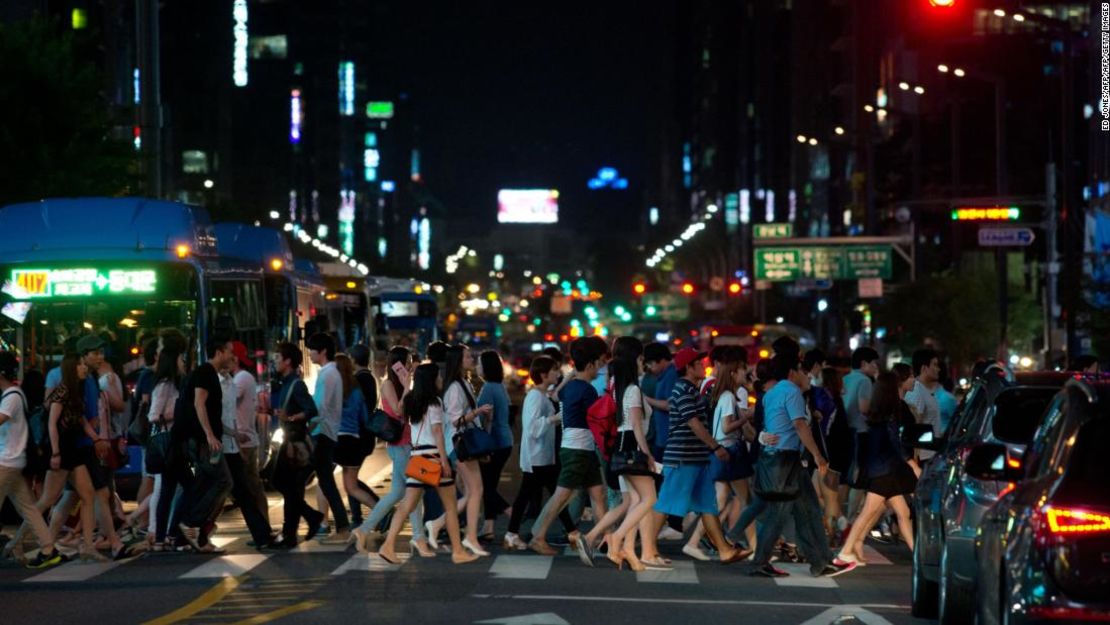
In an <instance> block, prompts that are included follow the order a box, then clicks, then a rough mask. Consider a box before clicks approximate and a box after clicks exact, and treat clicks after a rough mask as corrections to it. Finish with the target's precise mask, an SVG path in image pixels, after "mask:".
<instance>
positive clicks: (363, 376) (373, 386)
mask: <svg viewBox="0 0 1110 625" xmlns="http://www.w3.org/2000/svg"><path fill="white" fill-rule="evenodd" d="M355 381H356V382H358V387H359V388H360V389H362V399H363V401H365V402H366V410H367V411H368V412H369V413H370V414H373V413H374V410H375V409H376V408H377V407H378V383H377V382H376V381H375V380H374V374H373V373H371V372H370V370H369V369H361V370H359V371H356V372H355ZM387 384H388V382H387Z"/></svg>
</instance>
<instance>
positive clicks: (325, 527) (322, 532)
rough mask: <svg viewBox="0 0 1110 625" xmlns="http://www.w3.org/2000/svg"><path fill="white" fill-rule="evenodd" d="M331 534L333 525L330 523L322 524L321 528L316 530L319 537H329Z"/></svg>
mask: <svg viewBox="0 0 1110 625" xmlns="http://www.w3.org/2000/svg"><path fill="white" fill-rule="evenodd" d="M330 533H331V525H330V524H328V523H321V524H320V527H318V528H316V535H317V536H327V535H328V534H330Z"/></svg>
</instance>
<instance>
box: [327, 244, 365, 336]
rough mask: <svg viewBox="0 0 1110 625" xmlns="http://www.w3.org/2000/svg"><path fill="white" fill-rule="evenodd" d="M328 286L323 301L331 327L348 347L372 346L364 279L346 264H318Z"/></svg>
mask: <svg viewBox="0 0 1110 625" xmlns="http://www.w3.org/2000/svg"><path fill="white" fill-rule="evenodd" d="M318 266H319V268H320V273H321V274H322V275H323V277H324V284H325V286H326V287H327V295H326V296H325V300H326V301H327V303H328V310H329V316H330V317H334V321H333V325H332V327H333V328H335V330H336V332H337V333H338V334H339V336H340V338H341V340H342V341H343V343H344V344H345V345H347V346H348V347H349V346H351V345H358V344H359V343H365V344H367V345H372V344H373V341H372V339H371V336H372V332H373V327H372V324H371V315H370V288H369V285H368V284H367V282H366V278H365V277H364V276H363V275H362V274H361V273H359V272H358V271H356V270H355V269H353V268H351V267H350V266H349V265H348V264H346V263H335V262H332V263H318Z"/></svg>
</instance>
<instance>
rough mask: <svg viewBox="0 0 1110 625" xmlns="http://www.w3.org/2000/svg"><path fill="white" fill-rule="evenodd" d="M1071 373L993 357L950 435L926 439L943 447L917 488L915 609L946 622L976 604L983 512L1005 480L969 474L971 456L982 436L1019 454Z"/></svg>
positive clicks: (928, 445)
mask: <svg viewBox="0 0 1110 625" xmlns="http://www.w3.org/2000/svg"><path fill="white" fill-rule="evenodd" d="M1066 379H1067V376H1066V374H1062V373H1060V374H1057V373H1035V374H1018V376H1017V377H1011V376H1010V375H1009V374H1008V372H1006V371H1005V369H1003V368H1002V367H999V366H996V365H992V366H991V367H988V368H987V370H986V371H985V372H984V373H983V375H982V376H980V377H979V378H977V379H976V380H975V381H974V383H973V384H972V388H971V389H970V391H969V392H968V394H967V396H966V397H965V399H964V402H963V404H962V405H961V407H960V409H959V410H958V411H957V413H956V415H955V416H954V417H953V419H952V421H951V423H950V424H949V427H948V431H946V432H945V433H944V436H943V437H941V438H939V439H936V440H933V441H932V442H924V443H919V447H921V448H924V449H930V450H934V451H936V452H937V454H936V455H935V456H934V457H933V458H932V459H931V460H929V461H928V462H927V463H926V464H925V466H924V467H923V469H922V474H921V478H920V479H919V481H918V485H917V489H916V491H915V494H916V497H915V501H914V508H915V512H916V515H915V516H916V520H917V522H916V524H915V528H916V536H915V539H914V553H913V571H912V575H913V581H912V583H913V602H912V608H913V613H914V615H915V616H929V617H932V616H939V618H940V622H941V623H942V625H948V624H951V623H964V622H966V621H967V618H966V617H967V614H968V613H969V612H970V611H971V610H972V609H973V608H974V604H975V558H974V540H975V535H976V531H977V529H978V526H979V520H980V518H981V517H982V515H983V514H984V513H985V512H986V510H987V509H988V508H989V507H990V506H992V505H993V504H994V502H995V501H996V500H997V498H998V496H999V493H1000V492H1001V491H1002V489H1003V488H1005V487H1006V485H1005V483H999V482H997V481H993V480H979V479H976V478H974V477H972V476H970V475H968V474H967V472H966V471H965V470H964V462H965V460H966V459H967V455H968V453H970V451H971V449H972V448H974V446H975V445H977V444H980V443H983V442H991V443H1000V444H1003V445H1004V446H1006V447H1008V448H1009V449H1010V450H1011V452H1013V453H1014V454H1015V455H1020V454H1021V453H1022V452H1024V450H1025V445H1026V444H1027V443H1028V442H1029V440H1030V439H1031V438H1032V436H1033V432H1034V430H1035V429H1036V427H1037V424H1038V423H1039V422H1040V418H1041V415H1043V414H1044V411H1045V409H1046V408H1047V406H1048V404H1049V402H1050V401H1051V400H1052V398H1053V397H1054V396H1055V395H1056V393H1057V391H1059V390H1060V387H1061V386H1062V385H1063V384H1064V381H1065V380H1066Z"/></svg>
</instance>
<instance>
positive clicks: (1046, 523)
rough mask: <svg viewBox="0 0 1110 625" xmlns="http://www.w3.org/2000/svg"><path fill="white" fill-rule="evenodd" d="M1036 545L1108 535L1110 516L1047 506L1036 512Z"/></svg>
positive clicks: (1076, 509)
mask: <svg viewBox="0 0 1110 625" xmlns="http://www.w3.org/2000/svg"><path fill="white" fill-rule="evenodd" d="M1034 524H1035V527H1036V539H1037V544H1038V545H1040V546H1042V547H1043V546H1048V545H1053V544H1059V543H1062V542H1064V541H1066V540H1067V539H1069V538H1073V537H1080V536H1087V535H1090V534H1097V533H1103V532H1105V533H1110V514H1107V513H1105V512H1093V511H1091V510H1083V509H1081V508H1074V507H1063V506H1053V505H1048V506H1045V507H1043V508H1041V509H1040V510H1037V512H1036V519H1035V520H1034Z"/></svg>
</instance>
